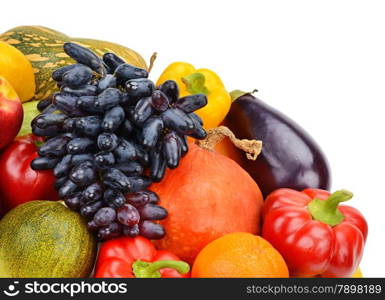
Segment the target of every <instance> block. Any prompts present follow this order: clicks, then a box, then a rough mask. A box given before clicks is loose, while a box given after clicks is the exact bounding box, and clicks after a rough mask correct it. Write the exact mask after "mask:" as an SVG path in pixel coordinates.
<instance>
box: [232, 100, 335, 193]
mask: <svg viewBox="0 0 385 300" xmlns="http://www.w3.org/2000/svg"><path fill="white" fill-rule="evenodd" d="M234 95H237V94H235V93H234ZM235 98H236V100H235V101H234V102H233V104H232V105H231V109H230V112H229V113H228V115H227V117H226V120H225V125H226V126H228V127H229V128H230V129H231V131H233V132H234V134H235V135H236V136H237V138H241V139H242V138H245V139H257V140H261V141H262V142H263V147H262V153H261V154H260V155H259V156H258V158H257V159H256V160H255V161H252V160H248V159H247V158H246V157H245V156H244V155H243V156H242V158H241V162H240V163H241V166H242V167H243V168H244V169H245V170H246V171H247V172H248V173H249V174H250V175H251V177H253V178H254V180H255V181H256V182H257V183H258V185H259V187H260V189H261V191H262V193H263V195H264V197H266V196H267V195H268V194H270V193H271V192H272V191H274V190H276V189H278V188H291V189H295V190H303V189H305V188H319V189H326V190H328V189H329V188H330V182H331V175H330V169H329V164H328V162H327V159H326V157H325V155H324V153H323V152H322V150H321V148H320V147H319V146H318V145H317V143H316V142H315V141H314V140H313V138H312V137H311V136H310V135H309V134H308V133H307V132H306V131H305V130H304V129H302V128H301V127H300V126H299V125H298V124H296V123H295V122H294V121H293V120H291V119H290V118H288V117H287V116H285V115H284V114H282V113H281V112H279V111H278V110H276V109H274V108H272V107H270V106H269V105H267V104H266V103H264V102H263V101H261V100H259V99H258V98H256V97H254V96H253V95H252V94H250V93H244V94H241V95H240V96H239V97H235Z"/></svg>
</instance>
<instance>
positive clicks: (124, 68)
mask: <svg viewBox="0 0 385 300" xmlns="http://www.w3.org/2000/svg"><path fill="white" fill-rule="evenodd" d="M115 76H116V77H117V78H118V80H119V81H120V82H126V81H127V80H130V79H137V78H147V77H148V72H147V71H146V70H144V69H141V68H138V67H134V66H131V65H129V64H126V63H124V64H121V65H119V66H118V67H117V68H116V70H115Z"/></svg>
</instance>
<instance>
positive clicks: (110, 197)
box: [103, 189, 126, 208]
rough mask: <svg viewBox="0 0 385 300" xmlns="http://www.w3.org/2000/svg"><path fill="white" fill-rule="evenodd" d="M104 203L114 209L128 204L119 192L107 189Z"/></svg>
mask: <svg viewBox="0 0 385 300" xmlns="http://www.w3.org/2000/svg"><path fill="white" fill-rule="evenodd" d="M103 197H104V201H106V202H107V204H108V205H109V206H111V207H114V208H119V207H121V206H122V205H124V204H125V203H126V198H125V197H124V196H123V194H122V193H121V192H119V191H117V190H112V189H107V190H105V191H104V195H103Z"/></svg>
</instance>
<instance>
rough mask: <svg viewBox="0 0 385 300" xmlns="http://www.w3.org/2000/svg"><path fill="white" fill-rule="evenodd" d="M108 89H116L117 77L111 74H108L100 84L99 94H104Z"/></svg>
mask: <svg viewBox="0 0 385 300" xmlns="http://www.w3.org/2000/svg"><path fill="white" fill-rule="evenodd" d="M107 88H116V77H115V76H114V75H111V74H107V75H106V76H104V77H103V78H102V79H100V81H99V82H98V92H99V93H100V92H102V91H104V90H105V89H107Z"/></svg>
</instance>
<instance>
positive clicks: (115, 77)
mask: <svg viewBox="0 0 385 300" xmlns="http://www.w3.org/2000/svg"><path fill="white" fill-rule="evenodd" d="M64 51H65V52H66V53H67V54H68V55H69V56H70V57H72V58H73V59H74V60H75V61H76V62H77V64H72V65H68V66H65V67H62V68H60V69H57V70H56V71H55V72H53V74H52V78H53V79H54V80H55V81H56V82H57V84H58V86H59V87H60V92H57V93H55V94H53V96H52V103H51V104H50V103H49V102H48V101H45V102H43V103H41V104H40V108H41V109H43V111H42V113H41V114H40V115H38V116H37V117H36V118H35V119H34V120H33V121H32V132H33V133H34V134H35V135H37V136H42V137H45V143H44V144H43V145H42V146H41V147H40V148H39V152H38V153H39V156H40V157H39V158H36V159H35V160H33V162H32V164H31V166H32V169H34V170H45V169H53V172H54V175H55V176H56V178H57V179H56V184H55V186H56V188H57V189H58V193H59V197H60V198H61V199H64V201H65V203H66V204H67V206H68V207H70V208H71V209H73V210H76V211H79V212H80V214H81V215H82V216H84V217H86V218H87V219H89V222H88V224H87V226H88V228H89V229H90V230H92V231H97V237H98V239H99V240H107V239H110V238H113V237H116V236H119V235H120V234H123V235H126V236H130V237H135V236H137V235H138V234H141V235H142V236H145V237H147V238H149V239H160V238H162V237H163V236H164V235H165V232H164V229H163V227H162V226H161V225H159V224H157V223H154V222H152V221H153V220H161V219H164V218H165V217H166V216H167V211H166V210H165V209H164V208H162V207H161V206H159V205H157V203H158V202H159V198H158V196H157V195H156V194H155V193H154V192H152V191H149V190H147V188H148V187H149V186H150V185H151V183H152V182H153V181H154V182H159V181H160V180H161V179H162V178H163V176H164V174H165V171H166V168H167V167H168V168H170V169H174V168H176V167H177V166H178V164H179V161H180V158H181V157H182V156H183V155H185V154H186V153H187V151H188V145H187V136H191V137H194V138H197V139H203V138H205V137H206V131H205V130H204V129H203V128H202V120H201V119H200V118H199V117H198V116H197V115H196V114H194V111H195V110H197V109H199V108H202V107H203V106H205V105H206V104H207V98H206V96H205V95H203V94H195V95H191V96H185V97H182V98H179V91H178V86H177V84H176V83H175V81H172V80H169V81H166V82H165V83H163V84H162V85H160V86H159V87H158V88H157V89H155V85H154V83H153V82H152V81H151V80H149V79H148V73H147V71H146V70H144V69H140V68H137V67H134V66H132V65H129V64H127V63H125V62H124V61H123V60H122V59H121V58H120V57H118V56H117V55H115V54H113V53H106V54H104V55H103V59H100V58H99V57H98V56H97V55H96V54H95V53H93V52H92V51H90V50H88V49H86V48H84V47H82V46H79V45H77V44H74V43H65V44H64ZM47 104H48V105H47ZM45 105H47V106H46V107H45V108H44V106H45ZM146 173H148V176H147V174H146Z"/></svg>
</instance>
